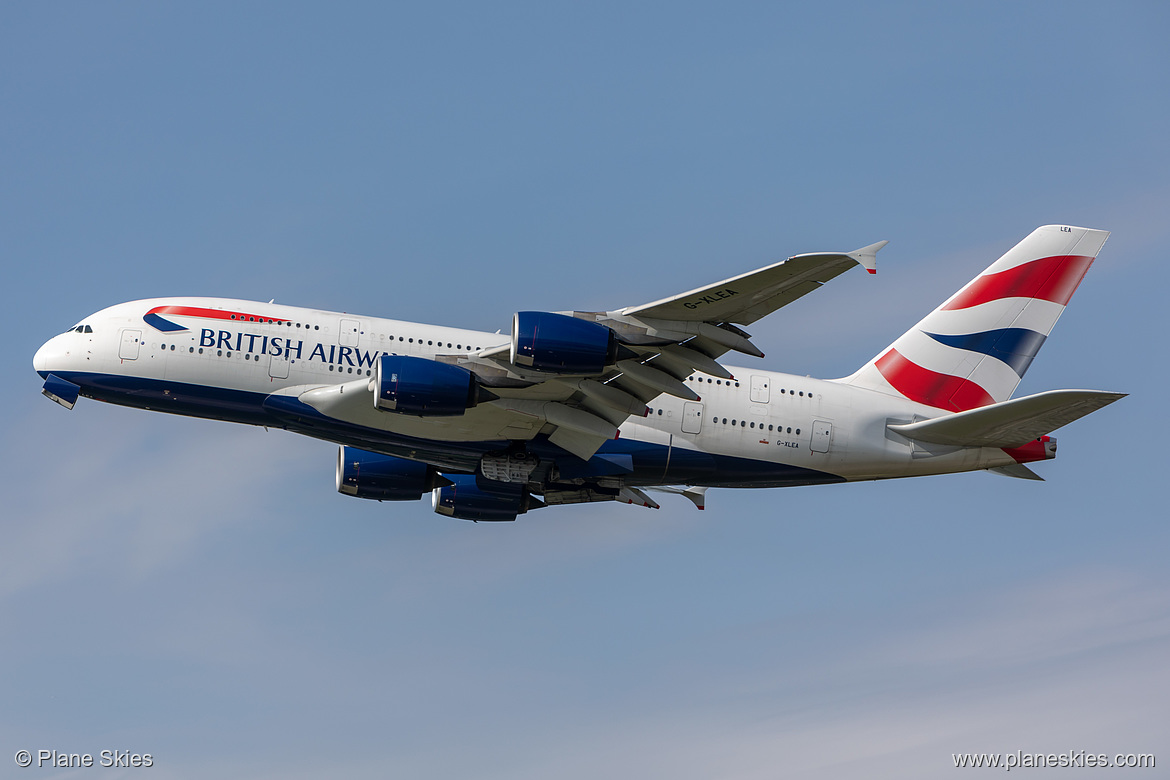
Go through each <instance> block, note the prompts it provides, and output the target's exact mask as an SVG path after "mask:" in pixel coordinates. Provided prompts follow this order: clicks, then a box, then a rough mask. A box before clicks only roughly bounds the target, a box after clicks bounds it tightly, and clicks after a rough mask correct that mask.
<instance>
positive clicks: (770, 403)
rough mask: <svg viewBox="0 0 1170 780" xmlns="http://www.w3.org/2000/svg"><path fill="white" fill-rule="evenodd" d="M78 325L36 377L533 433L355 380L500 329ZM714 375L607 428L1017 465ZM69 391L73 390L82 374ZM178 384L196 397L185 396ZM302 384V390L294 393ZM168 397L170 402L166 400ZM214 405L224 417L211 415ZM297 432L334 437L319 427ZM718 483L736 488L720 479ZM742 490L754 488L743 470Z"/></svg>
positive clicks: (814, 399) (489, 338)
mask: <svg viewBox="0 0 1170 780" xmlns="http://www.w3.org/2000/svg"><path fill="white" fill-rule="evenodd" d="M168 307H171V308H173V309H175V310H183V309H191V310H194V309H200V310H205V311H221V312H227V311H231V312H240V313H243V314H244V316H245V317H247V319H244V318H242V317H236V316H235V315H232V317H231V318H221V319H205V320H200V321H199V323H198V324H196V325H189V326H188V327H185V328H181V329H176V330H174V331H173V332H167V331H165V330H160V329H158V328H157V327H154V326H152V325H151V324H149V322H150V320H149V319H147V320H145V321H144V315H146V314H147V313H149V312H151V311H154V310H160V309H166V308H168ZM166 316H167V315H166V314H165V313H164V315H163V317H164V318H165V317H166ZM163 322H166V320H165V319H164V320H163ZM164 327H165V325H164ZM78 328H80V331H81V332H78V329H73V330H70V331H68V332H66V333H63V334H61V335H59V336H56V337H54V338H53V339H51V340H50V341H49V342H47V343H46V344H45V345H44V346H43V347H42V348H41V349H40V350H39V351H38V352H37V354H36V357H35V358H34V367H35V368H36V370H37V371H38V372H39V373H41V374H42V376H47V374H49V373H54V374H57V375H60V376H65V377H66V378H69V377H73V379H71V381H77V380H79V379H81V378H84V377H99V378H100V379H97V380H95V386H96V387H98V388H100V389H99V390H97V391H95V392H90V391H83V394H85V395H92V396H93V397H96V398H99V399H100V400H106V401H112V402H115V403H127V404H129V405H135V406H142V407H144V408H150V409H155V410H157V411H170V412H176V413H180V414H193V415H197V416H204V417H212V418H215V417H222V418H224V419H233V420H237V421H241V422H257V423H258V424H259V421H258V419H251V418H249V417H248V416H247V415H244V414H242V413H241V414H236V413H234V412H232V411H231V409H232V408H233V406H234V405H239V403H240V402H239V401H238V400H236V399H237V398H241V397H244V395H247V394H254V395H255V396H256V397H262V396H269V395H273V394H277V395H281V394H295V395H297V396H301V397H309V398H312V399H314V400H313V401H312V402H311V403H312V404H313V405H314V408H317V409H318V410H320V411H322V413H324V414H327V415H329V416H330V417H331V418H336V419H338V420H343V421H345V422H346V423H348V424H352V425H355V426H362V427H363V428H366V429H372V430H376V431H384V432H386V433H387V434H388V435H392V436H404V437H411V438H414V439H426V440H438V441H441V442H490V441H505V440H511V441H516V440H529V439H532V438H533V437H534V436H536V435H537V434H538V433H539V432H540V428H541V421H540V420H539V419H534V421H533V422H532V423H531V424H529V425H528V426H527V427H525V425H524V423H523V422H522V421H521V422H520V423H517V420H516V414H515V413H513V412H514V411H515V408H519V407H521V406H523V404H531V403H532V400H531V395H529V396H527V400H525V401H523V402H517V401H516V400H515V399H512V398H510V396H509V394H508V392H507V391H506V390H503V391H501V390H497V392H498V394H499V395H500V396H501V398H500V399H499V400H496V401H492V402H490V403H486V404H482V405H480V406H478V407H476V408H474V409H469V410H468V411H467V413H466V414H464V415H462V416H458V417H446V418H425V417H412V416H408V415H400V414H394V413H388V412H385V411H381V410H378V409H376V408H374V406H373V404H371V403H370V394H369V391H368V390H365V386H366V385H368V384H369V380H368V378H369V377H371V376H372V375H373V372H374V366H375V363H376V360H377V357H378V356H380V355H382V354H400V355H411V356H416V357H422V358H428V359H435V358H438V357H441V356H445V355H450V356H454V355H466V354H468V353H470V352H474V351H479V350H483V349H488V348H491V347H496V346H500V345H502V344H504V343H506V342H507V340H508V336H507V335H501V334H499V333H494V334H493V333H484V332H479V331H471V330H462V329H457V328H448V327H442V326H437V325H424V324H420V323H413V322H403V321H398V320H390V319H383V318H376V317H367V316H360V315H350V314H345V313H338V312H328V311H319V310H314V309H305V308H299V307H293V306H284V305H279V304H274V303H258V302H251V301H237V300H230V299H218V298H166V299H153V300H146V301H135V302H131V303H125V304H120V305H117V306H113V307H110V308H108V309H104V310H102V311H100V312H98V313H96V314H94V315H92V316H91V317H88V318H86V319H85V320H83V321H82V323H81V324H79V326H78ZM727 368H728V370H729V371H730V372H731V373H732V374H733V375H734V379H732V380H727V379H720V378H717V377H713V376H708V375H706V374H701V373H696V374H693V375H692V376H690V377H687V378H686V379H685V380H684V381H685V383H686V384H687V386H688V387H691V388H692V389H694V390H695V392H696V393H697V394H698V395H699V396H700V397H701V400H700V401H697V402H692V401H684V400H682V399H680V398H676V397H673V396H671V395H662V396H660V397H658V398H656V399H654V400H653V401H651V402H650V403H649V404H648V405H649V407H650V413H649V414H648V415H647V416H645V417H641V418H636V417H631V418H629V419H628V420H626V421H625V422H624V423H623V424H622V425H621V426H620V438H621V439H623V440H628V441H636V442H645V443H647V444H660V445H664V446H667V447H671V448H676V449H689V450H697V451H700V452H704V453H710V454H711V455H715V456H727V457H730V458H738V459H746V460H751V461H760V462H766V463H771V464H787V465H791V466H796V467H800V468H806V469H811V470H815V471H817V472H822V473H826V474H831V475H835V476H836V477H838V478H842V479H845V480H865V479H883V478H892V477H904V476H915V475H924V474H938V473H947V472H956V471H966V470H974V469H985V468H993V467H998V466H1006V465H1010V464H1013V463H1015V462H1016V461H1015V460H1014V459H1013V457H1012V456H1011V455H1009V454H1008V453H1007V452H1005V451H1004V450H1002V449H999V448H994V447H941V446H935V447H931V446H930V445H922V444H919V443H915V442H912V441H911V440H909V439H907V438H905V437H902V436H900V435H898V434H896V433H893V432H891V431H890V430H889V429H888V428H887V426H888V425H890V424H897V423H909V422H914V421H916V420H922V419H927V418H932V417H937V416H939V414H940V413H941V412H940V410H938V409H934V408H931V407H928V406H924V405H922V404H918V403H914V402H912V401H908V400H906V399H903V398H898V397H895V396H892V395H886V394H884V393H880V392H876V391H873V390H868V389H862V388H857V387H852V386H850V385H847V384H843V383H841V382H839V381H835V380H828V381H826V380H819V379H811V378H809V377H799V376H794V375H791V374H784V373H779V372H773V371H765V370H762V369H757V368H746V367H731V366H728V367H727ZM77 384H80V385H82V386H83V387H85V386H86V385H85V383H84V382H82V381H77ZM143 387H150V388H151V389H152V393H151V394H150V398H151V400H150V401H143V400H141V399H140V400H137V401H136V400H134V399H135V394H136V393H138V394H141V393H142V390H141V388H143ZM159 388H162V389H161V390H159ZM168 388H172V389H168ZM192 388H200V389H201V392H200V393H197V394H195V395H192V393H191V392H190V389H192ZM310 390H314V391H315V393H310V395H309V396H304V394H305V393H306V391H310ZM347 390H348V391H349V395H348V397H346V391H347ZM202 391H206V392H207V393H211V395H205V394H203V392H202ZM235 393H238V394H241V395H239V396H236V395H233V394H235ZM216 394H224V395H223V396H222V397H223V398H224V399H226V400H225V401H224V402H223V403H201V402H198V401H196V400H194V399H195V398H196V396H198V397H199V398H205V397H207V398H210V397H215V398H219V397H220V396H219V395H216ZM172 398H173V399H174V403H173V405H171V404H169V403H168V399H172ZM221 409H228V410H229V411H228V412H226V413H221V412H220V410H221ZM509 409H511V410H512V411H511V412H508V411H507V410H509ZM302 432H305V431H302ZM310 435H318V436H319V437H320V438H325V439H330V440H336V437H334V436H332V435H330V434H329V432H327V431H323V432H321V433H320V434H314V433H310ZM719 484H727V485H732V484H737V483H736V482H735V480H734V478H731V479H730V480H729V479H722V480H721V481H720V483H719ZM742 484H743V485H744V486H749V485H752V484H755V482H754V481H753V480H751V479H748V478H745V480H744V482H743V483H742ZM763 484H767V481H766V480H765V481H764V483H763Z"/></svg>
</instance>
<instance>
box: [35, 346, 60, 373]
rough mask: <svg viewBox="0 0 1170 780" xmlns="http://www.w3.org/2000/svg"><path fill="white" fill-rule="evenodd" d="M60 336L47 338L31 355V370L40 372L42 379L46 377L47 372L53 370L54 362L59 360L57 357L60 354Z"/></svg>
mask: <svg viewBox="0 0 1170 780" xmlns="http://www.w3.org/2000/svg"><path fill="white" fill-rule="evenodd" d="M60 338H61V337H60V336H54V337H53V338H51V339H49V340H48V341H46V342H45V343H44V344H42V345H41V348H40V349H38V350H37V353H36V354H35V355H33V361H32V362H33V370H34V371H36V372H37V373H38V374H40V375H41V378H42V379H45V378H47V377H48V375H49V372H50V371H52V370H53V367H54V364H55V363H57V362H59V361H58V360H57V358H60V356H61V349H60V343H61V342H60Z"/></svg>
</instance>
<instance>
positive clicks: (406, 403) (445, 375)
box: [374, 355, 496, 417]
mask: <svg viewBox="0 0 1170 780" xmlns="http://www.w3.org/2000/svg"><path fill="white" fill-rule="evenodd" d="M374 389H375V391H376V392H375V394H374V408H376V409H381V410H382V411H386V412H397V413H399V414H411V415H416V416H418V417H454V416H458V415H461V414H463V413H464V412H466V411H467V410H468V409H470V408H471V407H473V406H475V405H476V404H478V403H480V402H481V401H487V400H491V399H494V398H496V396H495V395H494V394H492V393H490V392H488V391H486V390H484V389H483V388H481V387H480V386H479V383H478V382H476V381H475V375H474V374H472V373H471V372H470V371H468V370H467V369H466V368H461V367H460V366H453V365H451V364H449V363H437V362H435V361H433V360H427V359H426V358H419V357H412V356H410V355H383V356H382V357H380V358H378V368H377V373H376V375H375V376H374Z"/></svg>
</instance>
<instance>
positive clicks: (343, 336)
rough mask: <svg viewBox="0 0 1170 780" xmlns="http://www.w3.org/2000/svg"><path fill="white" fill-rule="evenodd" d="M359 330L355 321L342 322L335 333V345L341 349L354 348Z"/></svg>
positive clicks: (358, 325) (359, 326)
mask: <svg viewBox="0 0 1170 780" xmlns="http://www.w3.org/2000/svg"><path fill="white" fill-rule="evenodd" d="M360 328H361V325H360V324H359V323H358V321H357V320H342V321H341V327H340V328H339V329H338V331H337V343H338V344H340V345H341V346H343V347H356V346H357V345H358V335H359V330H360Z"/></svg>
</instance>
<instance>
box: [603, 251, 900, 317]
mask: <svg viewBox="0 0 1170 780" xmlns="http://www.w3.org/2000/svg"><path fill="white" fill-rule="evenodd" d="M887 243H889V242H887V241H879V242H877V243H876V244H870V245H869V246H866V247H862V248H861V249H858V250H856V251H853V252H847V253H836V252H832V253H820V254H806V255H795V256H793V257H790V258H788V259H787V260H781V261H780V262H779V263H775V264H774V265H770V266H767V267H766V268H760V269H758V270H756V271H750V272H748V273H746V274H740V275H739V276H734V277H732V278H731V279H725V280H723V281H722V282H717V283H716V284H710V285H707V286H706V287H700V288H698V289H695V290H691V291H690V292H686V293H683V294H682V295H675V296H673V297H670V298H663V299H662V300H660V301H655V302H654V303H647V304H645V305H643V306H631V307H629V308H626V309H622V314H627V315H634V316H642V317H653V318H656V319H664V320H683V321H686V322H733V323H736V324H738V325H751V324H752V323H753V322H755V321H756V320H758V319H761V318H763V317H766V316H767V315H769V314H771V313H772V312H774V311H776V310H777V309H779V308H780V307H781V306H787V305H788V304H790V303H792V302H793V301H795V300H796V299H797V298H800V297H801V296H804V295H808V294H809V293H810V292H812V291H813V290H815V289H817V288H818V287H820V286H821V285H822V284H824V283H825V282H827V281H829V280H830V279H833V278H835V277H837V276H839V275H841V274H843V273H845V271H848V270H849V269H850V268H851V267H852V266H853V265H855V264H856V265H861V266H864V267H865V269H866V270H867V271H869V272H870V273H877V252H878V250H879V249H881V248H882V247H884V246H885V245H886V244H887Z"/></svg>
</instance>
